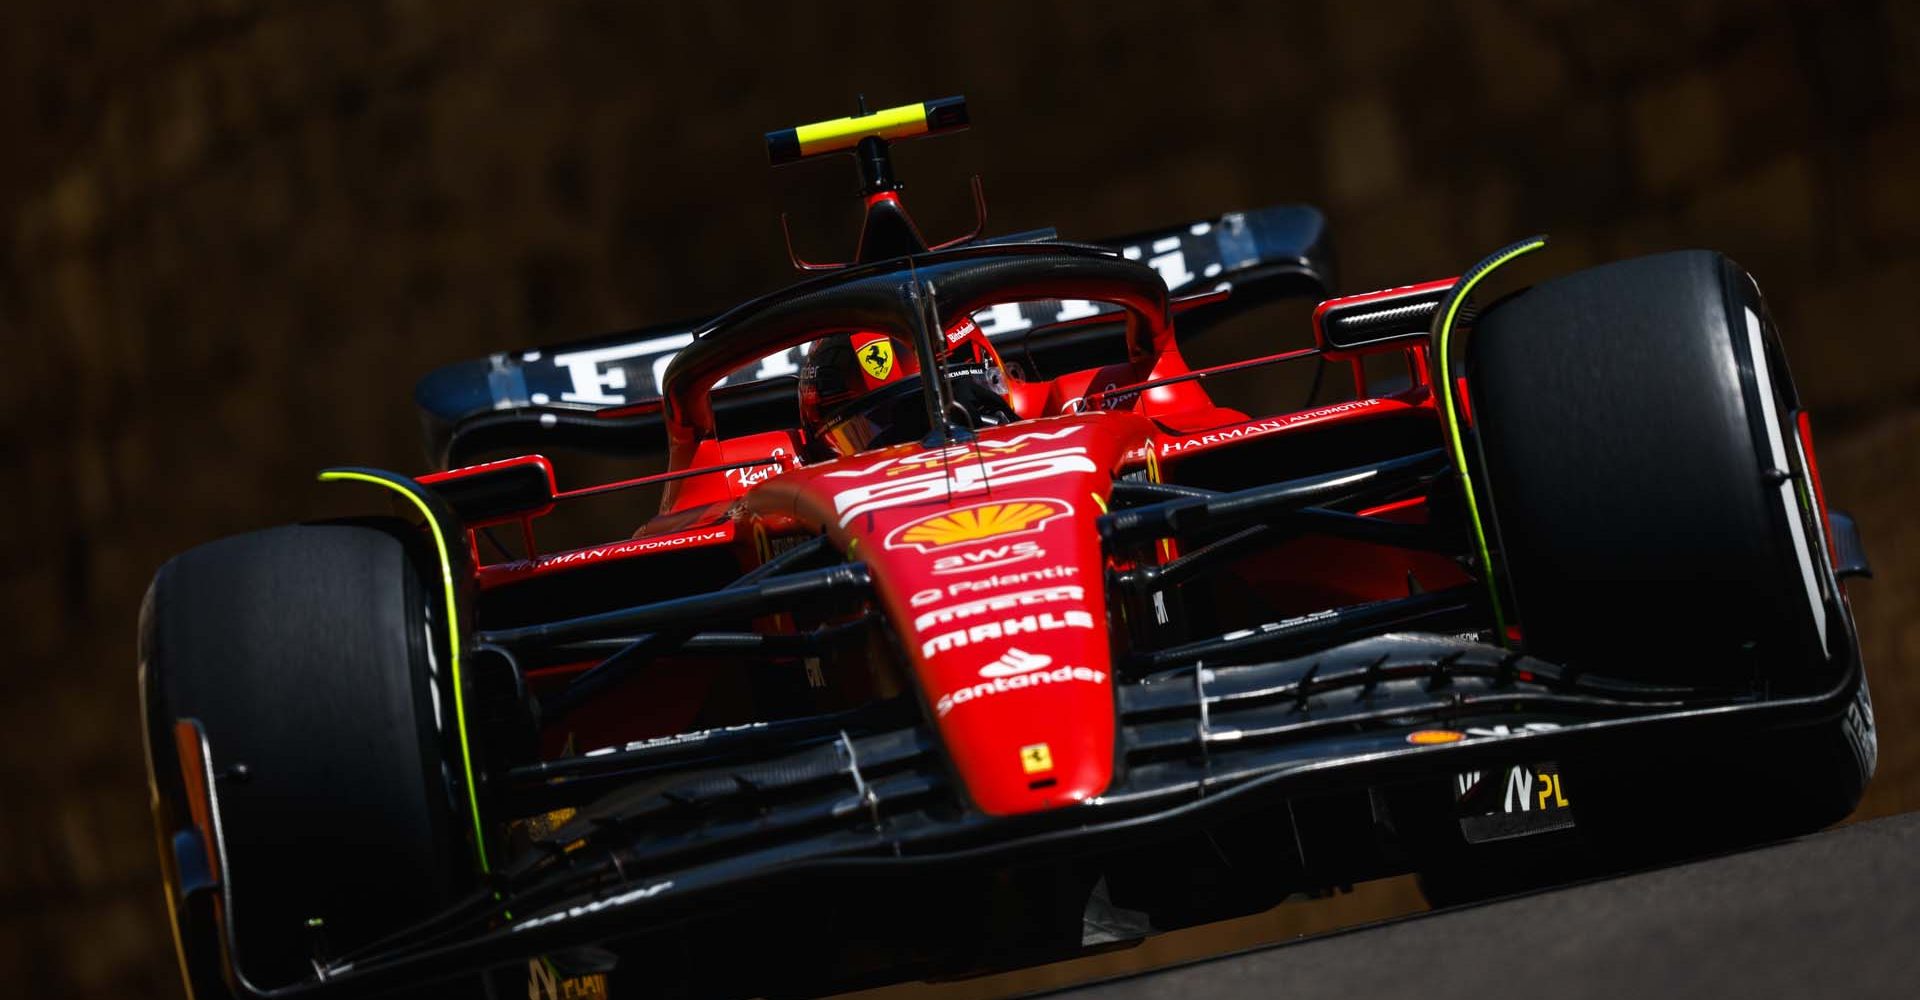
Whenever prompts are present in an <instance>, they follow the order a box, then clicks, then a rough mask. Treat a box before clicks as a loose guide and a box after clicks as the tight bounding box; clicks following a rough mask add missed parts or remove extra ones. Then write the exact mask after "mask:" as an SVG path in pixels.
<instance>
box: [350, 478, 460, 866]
mask: <svg viewBox="0 0 1920 1000" xmlns="http://www.w3.org/2000/svg"><path fill="white" fill-rule="evenodd" d="M339 480H353V481H355V482H362V483H372V484H373V485H375V486H383V487H386V488H387V489H390V490H392V491H394V492H395V493H398V494H400V495H401V496H403V497H406V498H407V501H408V502H409V503H411V504H413V505H414V507H416V508H418V509H419V511H420V516H421V517H424V518H426V519H427V527H429V528H432V529H433V544H434V547H435V548H436V549H438V550H439V553H440V586H441V587H442V589H444V590H445V592H446V595H447V655H448V658H449V659H451V660H452V661H453V668H452V669H453V722H454V728H455V729H457V730H458V731H459V733H460V765H461V767H463V768H465V770H466V775H467V803H468V805H470V806H471V807H472V809H473V848H474V850H475V852H477V853H478V854H479V855H480V872H481V874H483V875H484V874H487V873H489V872H491V871H492V869H491V868H490V867H488V865H487V838H486V831H485V829H484V827H483V825H482V824H481V822H480V793H479V792H478V790H477V789H476V788H475V786H474V783H473V749H472V748H471V747H470V746H468V744H467V701H466V696H465V695H464V694H463V693H462V691H461V688H462V685H461V683H460V619H459V613H460V612H459V609H458V608H457V607H456V606H455V601H454V596H453V558H452V556H450V555H449V554H448V552H447V537H446V535H444V534H442V533H441V531H440V522H439V521H437V520H435V519H434V516H433V511H431V510H428V509H427V504H426V501H424V500H421V499H420V498H419V497H417V496H415V495H413V493H411V492H410V491H408V490H405V489H402V488H401V487H400V486H399V485H398V484H396V483H391V482H388V481H387V480H385V479H381V478H379V477H378V476H369V475H367V474H366V473H364V472H344V471H336V470H329V471H326V472H322V473H321V474H320V481H321V482H323V483H325V482H335V481H339Z"/></svg>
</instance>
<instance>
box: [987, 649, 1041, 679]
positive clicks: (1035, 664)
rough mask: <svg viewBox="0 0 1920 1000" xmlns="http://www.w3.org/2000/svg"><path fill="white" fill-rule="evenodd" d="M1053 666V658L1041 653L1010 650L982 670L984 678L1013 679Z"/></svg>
mask: <svg viewBox="0 0 1920 1000" xmlns="http://www.w3.org/2000/svg"><path fill="white" fill-rule="evenodd" d="M1052 665H1053V657H1051V656H1045V655H1042V654H1039V653H1029V652H1027V651H1026V650H1023V649H1017V648H1015V649H1009V650H1007V651H1006V652H1004V653H1001V654H1000V658H999V659H997V660H994V661H993V662H991V663H989V664H987V665H986V666H984V667H981V668H980V676H982V677H1012V676H1013V675H1014V674H1024V673H1026V672H1028V671H1030V670H1043V669H1045V668H1047V667H1050V666H1052Z"/></svg>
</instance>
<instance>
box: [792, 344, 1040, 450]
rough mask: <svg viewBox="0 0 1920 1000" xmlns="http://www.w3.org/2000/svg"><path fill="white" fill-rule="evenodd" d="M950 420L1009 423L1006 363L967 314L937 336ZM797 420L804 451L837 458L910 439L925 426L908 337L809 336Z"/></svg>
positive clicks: (1011, 414) (975, 424)
mask: <svg viewBox="0 0 1920 1000" xmlns="http://www.w3.org/2000/svg"><path fill="white" fill-rule="evenodd" d="M941 346H942V348H943V349H944V350H945V351H946V356H945V357H946V360H945V362H944V363H943V365H942V368H943V370H944V371H945V372H946V378H947V384H948V385H949V386H950V387H951V389H952V396H953V401H954V404H955V406H956V407H958V408H959V409H960V410H961V411H962V412H960V413H957V414H955V419H956V420H957V422H959V423H960V424H962V425H964V426H967V427H983V426H990V425H996V424H1004V423H1010V422H1012V421H1013V420H1014V419H1015V416H1014V412H1013V408H1012V407H1011V406H1009V405H1008V404H1007V400H1006V396H1007V378H1006V370H1005V369H1004V368H1003V367H1002V366H1001V364H1000V356H999V354H998V353H996V352H995V351H994V349H993V345H992V344H990V343H988V342H987V337H986V335H985V334H984V333H981V332H980V328H979V327H978V326H976V325H975V324H974V322H973V320H971V319H962V320H961V321H960V322H959V323H957V324H955V325H954V326H953V327H952V328H951V329H949V330H947V331H946V333H945V335H944V336H943V338H942V339H941ZM800 423H801V425H802V426H803V427H804V428H805V429H806V436H807V452H808V457H809V458H811V459H813V460H814V461H821V460H825V459H830V458H840V457H844V456H847V455H853V454H857V453H859V452H862V451H868V450H871V449H874V448H883V447H886V446H887V445H893V444H900V443H902V442H906V441H918V440H920V439H921V438H924V437H925V436H926V435H927V433H928V432H929V431H931V430H932V428H931V427H929V426H928V423H927V405H926V402H925V400H924V398H923V396H922V379H921V372H920V360H919V358H918V357H917V356H916V355H915V353H914V349H913V344H912V343H911V342H910V341H907V340H904V339H902V338H899V337H894V336H891V335H888V334H885V333H872V332H854V333H841V334H834V335H833V336H830V337H827V338H825V339H823V340H817V341H815V342H814V343H813V346H812V347H811V348H810V349H809V350H808V351H807V359H806V362H805V363H804V364H803V365H801V368H800Z"/></svg>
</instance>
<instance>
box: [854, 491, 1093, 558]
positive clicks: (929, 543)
mask: <svg viewBox="0 0 1920 1000" xmlns="http://www.w3.org/2000/svg"><path fill="white" fill-rule="evenodd" d="M1072 513H1073V508H1072V507H1071V506H1070V505H1068V504H1067V503H1066V502H1065V501H1061V500H1043V499H1036V498H1028V499H1023V500H996V501H993V502H990V503H977V504H974V505H973V506H971V507H961V508H959V509H958V510H948V511H941V512H940V513H938V514H930V515H928V516H926V517H923V518H920V519H918V520H915V521H909V522H907V523H906V524H903V525H901V526H900V527H898V528H895V529H893V531H891V532H889V533H888V534H887V542H886V545H887V548H889V549H903V548H913V549H917V550H919V551H921V552H931V551H933V550H934V549H942V548H946V547H947V546H950V545H961V544H964V543H967V542H978V541H982V540H984V539H988V538H998V537H1000V536H1002V535H1016V534H1026V533H1029V532H1034V531H1039V530H1040V529H1041V528H1043V527H1045V526H1046V524H1047V522H1048V521H1051V520H1053V519H1054V518H1056V517H1062V516H1065V515H1068V514H1072Z"/></svg>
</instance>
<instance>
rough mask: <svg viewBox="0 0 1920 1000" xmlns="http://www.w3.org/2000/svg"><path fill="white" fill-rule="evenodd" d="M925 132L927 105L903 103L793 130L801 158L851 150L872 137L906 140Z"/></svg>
mask: <svg viewBox="0 0 1920 1000" xmlns="http://www.w3.org/2000/svg"><path fill="white" fill-rule="evenodd" d="M926 131H927V106H926V105H925V104H902V105H901V106H899V107H897V108H886V109H884V110H881V111H875V112H874V113H873V114H870V115H861V116H860V117H858V118H835V119H834V120H832V121H830V122H815V123H814V124H812V125H802V126H800V127H799V128H796V129H794V130H793V134H794V137H795V138H796V139H798V140H799V143H800V155H801V156H812V155H814V154H815V153H831V152H834V151H835V150H841V149H852V148H853V147H854V146H857V145H859V144H860V140H862V139H865V138H866V137H868V136H870V135H877V136H879V137H880V138H882V139H904V138H906V137H908V136H914V135H924V134H926Z"/></svg>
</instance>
